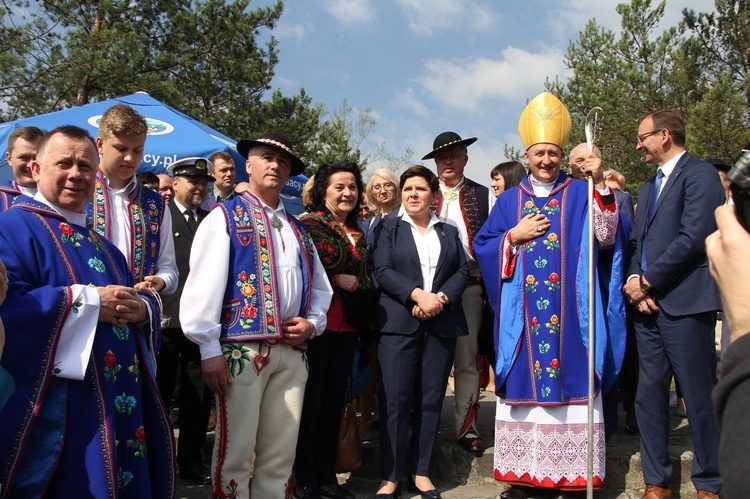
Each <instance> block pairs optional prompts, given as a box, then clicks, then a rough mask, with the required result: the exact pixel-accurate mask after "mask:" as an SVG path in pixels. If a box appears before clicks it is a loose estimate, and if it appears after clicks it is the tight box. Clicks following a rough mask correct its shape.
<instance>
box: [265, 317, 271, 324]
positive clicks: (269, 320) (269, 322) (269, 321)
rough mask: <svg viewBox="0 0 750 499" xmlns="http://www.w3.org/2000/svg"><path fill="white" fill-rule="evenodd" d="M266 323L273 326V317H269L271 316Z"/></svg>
mask: <svg viewBox="0 0 750 499" xmlns="http://www.w3.org/2000/svg"><path fill="white" fill-rule="evenodd" d="M266 322H267V323H268V324H273V317H272V316H270V315H269V316H268V319H266Z"/></svg>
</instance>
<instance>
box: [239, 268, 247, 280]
mask: <svg viewBox="0 0 750 499" xmlns="http://www.w3.org/2000/svg"><path fill="white" fill-rule="evenodd" d="M240 281H242V282H245V281H247V272H245V271H244V270H243V271H242V272H240Z"/></svg>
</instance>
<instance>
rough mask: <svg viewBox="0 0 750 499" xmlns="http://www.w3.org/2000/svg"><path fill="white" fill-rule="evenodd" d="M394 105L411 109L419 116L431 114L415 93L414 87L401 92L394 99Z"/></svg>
mask: <svg viewBox="0 0 750 499" xmlns="http://www.w3.org/2000/svg"><path fill="white" fill-rule="evenodd" d="M393 105H394V107H396V108H402V109H406V110H407V111H411V112H412V113H413V114H416V115H417V116H423V117H427V116H429V114H430V111H429V109H427V106H425V105H424V104H423V103H422V102H421V101H420V100H419V99H418V98H417V96H416V95H414V89H412V88H407V89H406V90H405V91H403V92H400V93H399V94H398V95H396V96H395V97H394V99H393Z"/></svg>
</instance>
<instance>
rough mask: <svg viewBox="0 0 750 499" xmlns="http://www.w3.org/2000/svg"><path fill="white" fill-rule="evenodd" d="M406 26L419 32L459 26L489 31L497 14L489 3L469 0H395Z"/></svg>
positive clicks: (428, 34) (429, 33) (425, 32)
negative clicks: (488, 5)
mask: <svg viewBox="0 0 750 499" xmlns="http://www.w3.org/2000/svg"><path fill="white" fill-rule="evenodd" d="M398 3H399V5H401V9H402V10H403V12H404V16H405V17H406V21H407V24H408V25H409V29H411V30H412V31H413V32H414V33H416V34H418V35H422V36H432V35H434V34H439V33H440V32H442V31H443V30H445V29H449V28H455V27H457V26H460V27H461V28H463V29H466V32H467V33H470V32H472V31H481V32H485V33H486V32H490V31H492V30H493V29H495V28H496V25H497V16H496V14H495V13H494V12H493V11H492V8H491V7H487V6H485V5H483V4H480V3H478V2H476V1H472V0H398Z"/></svg>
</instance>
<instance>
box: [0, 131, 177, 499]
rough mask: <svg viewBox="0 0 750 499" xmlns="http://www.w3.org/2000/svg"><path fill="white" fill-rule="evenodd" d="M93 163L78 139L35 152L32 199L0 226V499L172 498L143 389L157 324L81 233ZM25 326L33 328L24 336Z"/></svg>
mask: <svg viewBox="0 0 750 499" xmlns="http://www.w3.org/2000/svg"><path fill="white" fill-rule="evenodd" d="M97 164H98V158H97V155H96V148H95V147H94V143H93V139H92V138H91V137H90V136H89V134H88V132H86V131H85V130H83V129H81V128H78V127H74V126H64V127H60V128H57V129H55V130H53V131H52V132H50V134H49V135H47V136H46V137H44V138H43V139H42V140H41V142H40V143H39V153H38V157H37V159H36V160H35V161H33V162H32V164H31V169H32V172H33V176H34V179H35V181H36V182H37V184H38V192H37V194H36V195H35V196H34V197H33V198H30V197H27V196H20V197H19V198H18V200H17V202H16V203H15V204H14V206H13V207H12V208H11V209H10V210H9V211H8V212H6V213H3V214H2V215H0V259H1V260H2V261H3V262H4V263H5V265H6V266H7V277H8V279H9V281H10V288H9V292H8V295H7V299H6V300H5V302H4V303H3V305H2V307H0V315H2V318H3V322H4V323H5V327H6V329H7V331H8V335H7V343H6V345H5V351H4V355H3V358H2V367H3V368H5V369H6V370H7V371H8V372H9V373H10V375H11V376H12V377H13V378H14V380H15V385H16V391H15V393H14V394H13V395H12V396H11V398H10V399H9V400H8V402H7V404H6V405H5V406H4V407H3V409H2V411H0V421H2V424H0V456H1V457H0V459H1V460H2V461H1V462H0V483H2V490H0V497H3V498H6V497H7V498H15V497H19V498H20V497H42V496H44V497H89V498H94V497H95V498H112V497H119V498H137V499H146V498H169V497H174V492H175V476H174V475H175V470H174V459H173V453H174V443H173V438H172V431H171V427H170V425H169V419H168V417H167V414H166V411H165V409H164V406H163V404H162V402H161V398H160V397H159V392H158V390H157V387H156V380H155V379H154V356H155V352H154V351H153V350H152V348H151V343H152V341H151V339H150V337H151V336H158V335H159V334H160V333H161V331H160V317H159V313H158V309H157V306H156V303H155V302H154V299H153V297H152V296H151V294H150V293H148V292H143V293H142V294H141V293H139V292H137V291H136V290H135V289H134V288H133V284H134V283H133V276H132V275H131V274H130V271H129V269H128V265H127V262H126V261H125V258H124V257H123V255H122V253H120V251H119V250H118V249H117V248H116V247H115V246H114V245H112V244H111V243H110V242H109V241H107V240H106V239H104V238H103V237H101V236H99V235H98V234H97V233H96V232H94V231H93V230H91V229H90V228H88V227H87V223H86V212H85V206H86V204H87V203H88V201H89V200H90V199H91V196H92V194H93V191H94V181H95V177H96V172H97ZM30 322H31V323H33V324H30Z"/></svg>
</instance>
